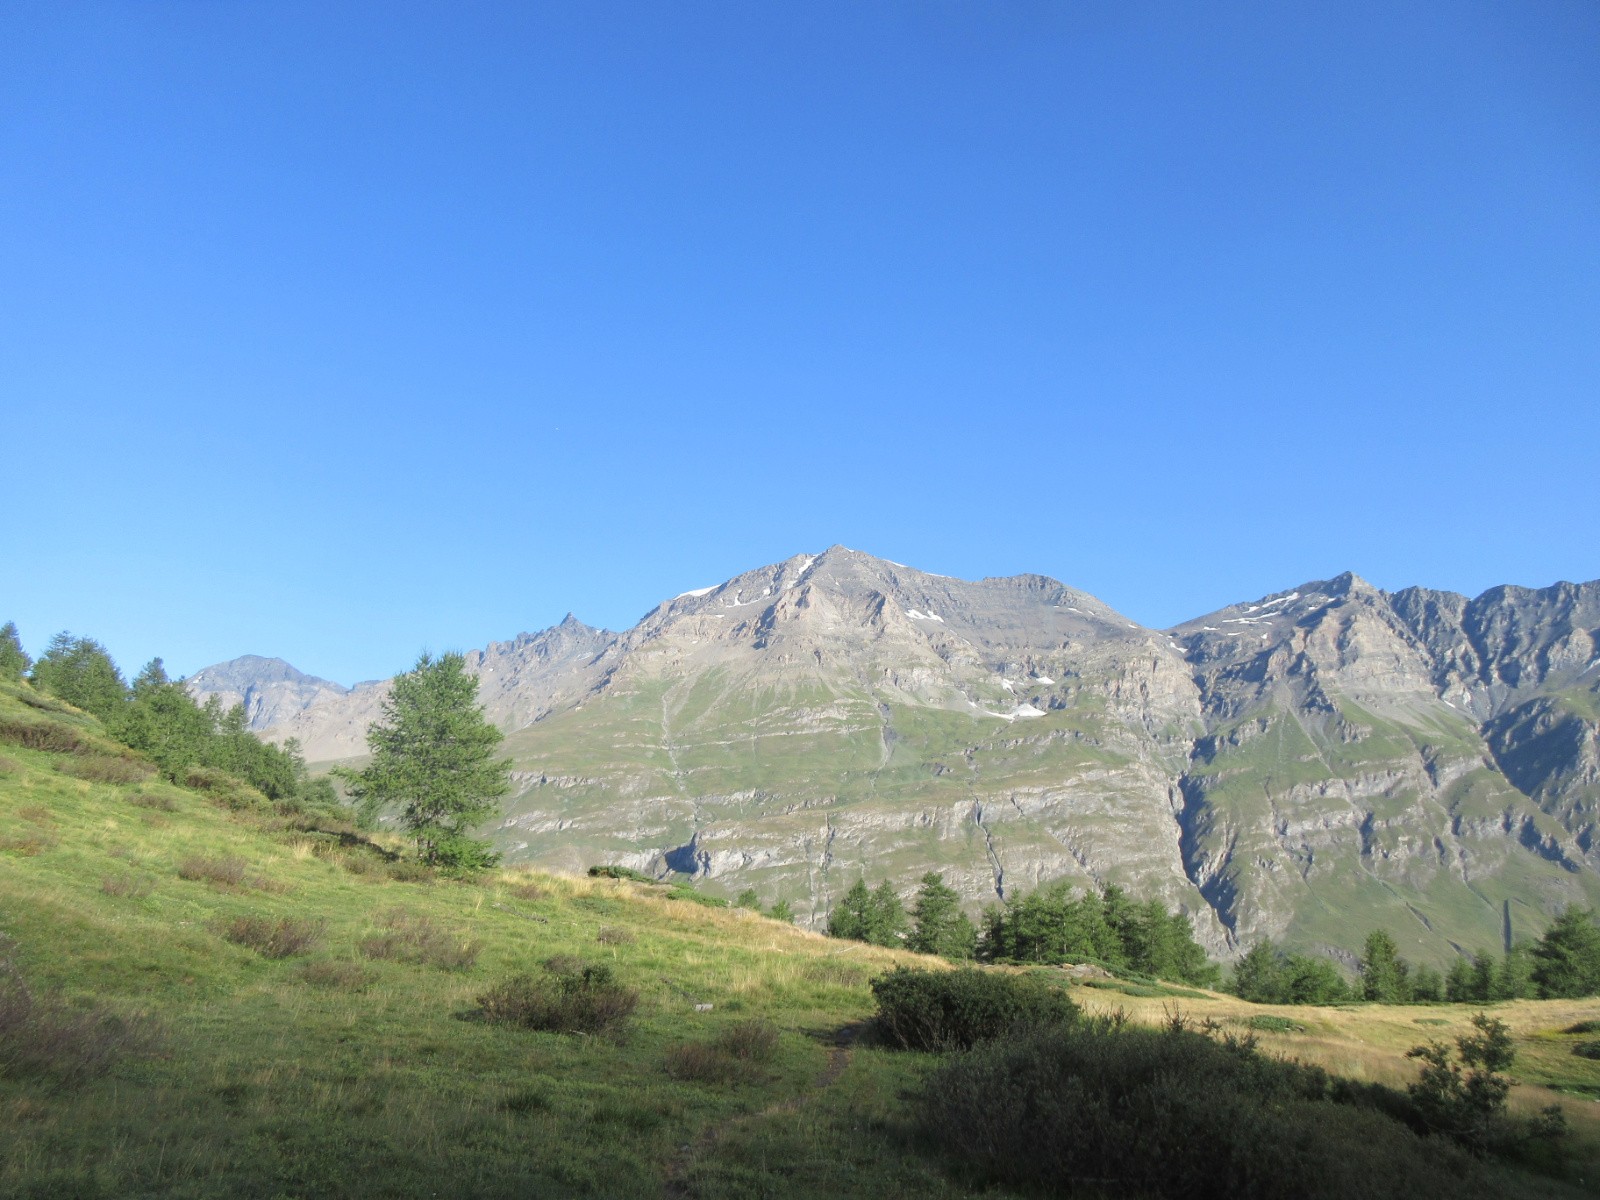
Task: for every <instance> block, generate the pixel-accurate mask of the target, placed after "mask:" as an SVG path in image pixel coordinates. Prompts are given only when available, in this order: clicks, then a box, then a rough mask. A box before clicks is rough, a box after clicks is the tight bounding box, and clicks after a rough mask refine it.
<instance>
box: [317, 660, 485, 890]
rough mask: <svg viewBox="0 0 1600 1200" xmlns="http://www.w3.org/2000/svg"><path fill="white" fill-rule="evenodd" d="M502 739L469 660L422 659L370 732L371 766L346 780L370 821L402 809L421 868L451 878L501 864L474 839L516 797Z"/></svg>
mask: <svg viewBox="0 0 1600 1200" xmlns="http://www.w3.org/2000/svg"><path fill="white" fill-rule="evenodd" d="M501 737H502V735H501V733H500V731H499V730H498V729H496V728H495V727H494V726H493V725H491V724H490V723H489V720H488V718H487V717H485V716H484V712H483V707H482V706H481V705H480V704H479V703H478V681H477V679H476V678H475V677H474V676H472V675H469V674H468V673H467V671H466V660H465V659H464V658H463V657H462V656H461V655H459V654H444V655H440V656H439V657H438V658H434V657H433V656H432V655H430V654H427V653H424V654H423V655H422V656H421V657H420V658H418V659H417V665H416V666H415V667H413V668H412V669H411V670H410V671H408V672H407V673H406V674H404V675H401V676H399V677H397V678H396V679H395V681H394V685H393V686H392V687H391V688H390V690H389V695H388V698H387V699H385V700H384V702H383V708H382V717H381V719H379V720H378V721H375V722H373V724H372V725H371V726H369V727H368V729H367V749H368V750H369V751H370V753H371V755H372V760H371V762H369V763H368V764H367V765H366V766H365V767H363V768H362V769H361V770H359V771H344V772H341V775H342V778H344V779H345V781H346V782H347V783H348V785H349V788H350V794H351V795H352V797H354V798H355V799H356V800H357V801H358V802H359V803H360V805H361V808H362V811H363V812H364V813H365V814H366V815H368V816H369V817H370V816H376V814H377V813H378V812H380V811H382V810H385V809H398V816H399V820H400V824H401V826H402V827H403V828H404V829H405V830H406V832H407V833H409V834H410V835H411V837H412V838H413V839H414V840H415V842H416V845H417V855H418V857H419V858H420V859H421V860H422V861H423V862H425V863H428V864H429V865H431V866H438V867H444V868H446V869H448V870H474V869H478V868H482V867H488V866H492V865H494V863H495V862H496V861H497V858H498V856H497V855H495V854H494V853H492V852H491V851H490V849H489V843H488V842H486V841H483V840H481V839H478V838H474V837H472V836H471V831H472V830H473V828H475V827H476V826H477V825H479V824H481V823H482V822H483V821H484V820H485V819H486V818H487V817H489V816H491V815H492V814H493V813H494V812H495V811H496V809H497V808H498V807H499V805H498V801H499V800H500V798H501V797H502V796H504V795H505V794H506V793H507V792H508V791H510V790H511V779H510V772H511V761H510V760H509V759H497V758H495V751H496V750H497V749H498V748H499V746H500V741H501Z"/></svg>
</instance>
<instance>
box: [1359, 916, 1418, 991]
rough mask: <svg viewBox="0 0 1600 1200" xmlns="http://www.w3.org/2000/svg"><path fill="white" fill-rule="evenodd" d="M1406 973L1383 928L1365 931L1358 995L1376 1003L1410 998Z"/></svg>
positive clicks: (1392, 943) (1404, 966) (1406, 968)
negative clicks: (1365, 938) (1365, 940)
mask: <svg viewBox="0 0 1600 1200" xmlns="http://www.w3.org/2000/svg"><path fill="white" fill-rule="evenodd" d="M1409 974H1410V970H1409V968H1408V967H1407V966H1406V963H1405V960H1404V959H1403V958H1401V957H1400V948H1399V947H1398V946H1397V945H1395V941H1394V938H1393V937H1391V936H1390V935H1389V931H1388V930H1387V929H1374V930H1373V931H1372V932H1371V933H1369V934H1368V935H1367V943H1366V946H1365V948H1364V949H1363V950H1362V952H1361V995H1362V998H1363V999H1366V1000H1376V1001H1377V1002H1378V1003H1380V1004H1404V1003H1405V1002H1406V1001H1407V1000H1409V999H1411V988H1410V981H1409V979H1408V978H1407V976H1408V975H1409Z"/></svg>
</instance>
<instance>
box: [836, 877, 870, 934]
mask: <svg viewBox="0 0 1600 1200" xmlns="http://www.w3.org/2000/svg"><path fill="white" fill-rule="evenodd" d="M871 907H872V893H871V892H869V891H868V890H867V881H866V880H865V879H857V880H856V881H855V882H854V883H853V884H851V885H850V890H849V891H847V892H846V893H845V894H844V896H843V897H842V898H841V899H840V901H839V903H838V904H836V905H834V908H833V911H832V912H830V913H829V914H828V936H829V937H836V938H849V939H851V940H852V941H857V942H864V941H866V940H867V924H868V914H869V910H870V909H871Z"/></svg>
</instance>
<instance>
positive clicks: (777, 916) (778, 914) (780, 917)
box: [767, 900, 794, 925]
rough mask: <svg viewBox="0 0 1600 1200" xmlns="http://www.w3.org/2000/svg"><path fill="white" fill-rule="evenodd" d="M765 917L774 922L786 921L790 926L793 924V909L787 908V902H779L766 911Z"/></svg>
mask: <svg viewBox="0 0 1600 1200" xmlns="http://www.w3.org/2000/svg"><path fill="white" fill-rule="evenodd" d="M767 916H769V917H771V918H772V919H773V920H774V921H788V922H789V923H790V924H791V925H792V924H793V923H794V909H792V908H790V907H789V902H788V901H787V900H779V901H778V902H777V903H776V904H774V905H773V906H772V907H771V908H769V909H767Z"/></svg>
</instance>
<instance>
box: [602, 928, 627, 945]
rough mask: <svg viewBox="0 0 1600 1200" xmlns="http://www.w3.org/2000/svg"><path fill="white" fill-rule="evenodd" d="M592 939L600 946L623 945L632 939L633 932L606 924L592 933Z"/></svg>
mask: <svg viewBox="0 0 1600 1200" xmlns="http://www.w3.org/2000/svg"><path fill="white" fill-rule="evenodd" d="M594 940H595V941H597V942H599V943H600V944H601V945H602V946H625V945H627V944H628V943H629V942H631V941H633V940H634V937H633V934H632V933H630V932H629V931H628V930H626V929H618V928H617V927H616V926H614V925H607V926H606V927H605V928H604V929H602V930H601V931H600V932H599V933H597V934H595V935H594Z"/></svg>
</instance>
